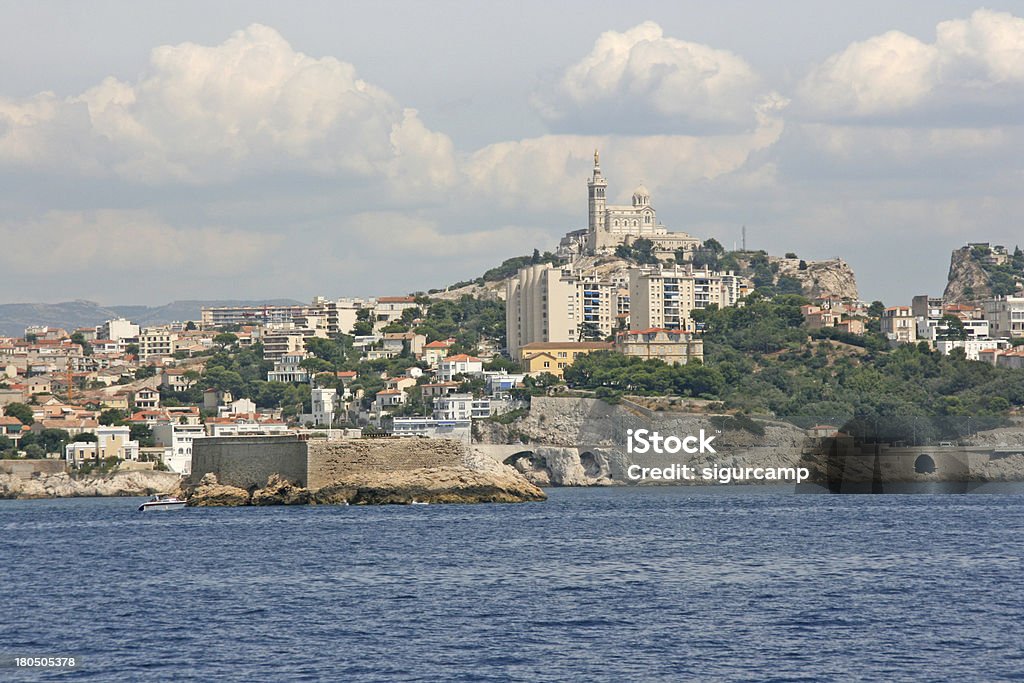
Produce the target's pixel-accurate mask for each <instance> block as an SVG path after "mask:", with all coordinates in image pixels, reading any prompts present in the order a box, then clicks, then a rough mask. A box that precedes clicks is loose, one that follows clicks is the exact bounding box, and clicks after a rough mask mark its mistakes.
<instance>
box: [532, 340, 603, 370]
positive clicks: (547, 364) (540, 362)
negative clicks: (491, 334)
mask: <svg viewBox="0 0 1024 683" xmlns="http://www.w3.org/2000/svg"><path fill="white" fill-rule="evenodd" d="M614 348H615V344H613V343H612V342H533V343H531V344H526V345H524V346H521V347H519V364H520V366H521V367H522V369H523V370H524V371H525V372H526V374H528V375H530V376H531V377H536V376H537V375H541V374H543V373H545V372H549V373H551V374H552V375H555V376H556V377H558V378H561V377H562V373H563V371H564V370H565V368H566V367H568V366H570V365H572V363H573V361H575V360H576V359H577V358H578V357H579V356H585V355H587V354H589V353H593V352H594V351H611V350H613V349H614Z"/></svg>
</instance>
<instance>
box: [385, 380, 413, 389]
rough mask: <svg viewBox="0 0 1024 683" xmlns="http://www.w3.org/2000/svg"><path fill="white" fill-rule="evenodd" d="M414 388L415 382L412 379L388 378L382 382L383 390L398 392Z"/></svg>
mask: <svg viewBox="0 0 1024 683" xmlns="http://www.w3.org/2000/svg"><path fill="white" fill-rule="evenodd" d="M414 386H416V380H415V379H413V378H412V377H390V378H388V379H386V380H384V388H385V389H398V390H400V391H405V390H407V389H409V388H411V387H414Z"/></svg>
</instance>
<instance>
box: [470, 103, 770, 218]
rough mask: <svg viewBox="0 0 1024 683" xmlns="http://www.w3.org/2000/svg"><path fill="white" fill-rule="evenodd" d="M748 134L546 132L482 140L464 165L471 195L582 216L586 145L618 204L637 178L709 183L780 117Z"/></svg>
mask: <svg viewBox="0 0 1024 683" xmlns="http://www.w3.org/2000/svg"><path fill="white" fill-rule="evenodd" d="M758 118H759V122H758V126H757V128H756V129H754V130H753V131H751V132H748V133H738V134H734V135H715V136H705V137H698V136H686V135H648V136H623V135H613V136H612V135H610V136H583V135H548V136H543V137H538V138H529V139H525V140H519V141H509V142H500V143H495V144H493V145H488V146H486V147H484V148H482V149H480V150H478V151H476V152H475V153H473V154H472V155H471V157H470V158H469V159H468V160H467V161H466V163H465V164H464V169H465V174H466V177H467V182H468V183H469V185H470V187H472V188H473V191H474V193H477V194H479V195H482V196H486V197H491V198H493V201H494V202H495V203H496V204H497V205H498V206H500V207H502V208H515V207H519V208H521V209H525V210H530V211H536V212H547V213H552V212H554V213H562V214H563V215H564V214H568V215H575V216H576V217H577V219H578V220H579V221H585V220H586V215H585V213H581V211H580V202H581V201H582V202H585V201H586V178H587V177H588V176H589V175H590V172H591V169H592V168H593V163H594V156H593V152H594V149H599V150H600V153H601V159H602V166H603V168H604V172H605V176H606V177H607V178H608V180H609V183H610V187H609V193H610V194H609V198H614V200H615V201H625V200H626V199H627V198H628V197H629V196H630V195H631V194H632V192H633V189H634V188H635V187H636V186H637V185H638V184H639V183H641V182H643V183H644V184H646V185H647V187H648V188H649V189H650V190H651V192H652V193H653V195H654V200H655V202H656V201H657V198H658V195H659V192H661V193H664V194H662V195H661V196H662V197H664V196H665V195H666V194H676V193H677V192H678V190H679V187H680V186H683V185H688V184H692V183H697V182H702V181H706V180H714V179H717V178H720V177H722V176H724V175H727V174H730V173H733V172H736V171H738V170H739V169H741V168H743V167H744V166H745V165H746V164H747V162H748V160H749V159H750V158H751V155H752V154H754V153H755V152H757V151H759V150H763V149H766V148H768V147H770V146H771V145H773V144H774V143H775V142H776V141H777V140H778V139H779V137H780V136H781V134H782V131H783V128H784V126H783V123H782V121H781V120H779V119H776V118H772V117H769V116H766V115H760V116H759V117H758Z"/></svg>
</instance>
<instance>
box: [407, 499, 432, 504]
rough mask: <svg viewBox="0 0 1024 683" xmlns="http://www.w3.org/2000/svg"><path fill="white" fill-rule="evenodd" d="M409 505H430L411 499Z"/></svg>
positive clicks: (426, 502) (423, 501)
mask: <svg viewBox="0 0 1024 683" xmlns="http://www.w3.org/2000/svg"><path fill="white" fill-rule="evenodd" d="M410 505H430V503H429V502H428V501H425V500H416V499H415V498H413V499H412V502H411V503H410Z"/></svg>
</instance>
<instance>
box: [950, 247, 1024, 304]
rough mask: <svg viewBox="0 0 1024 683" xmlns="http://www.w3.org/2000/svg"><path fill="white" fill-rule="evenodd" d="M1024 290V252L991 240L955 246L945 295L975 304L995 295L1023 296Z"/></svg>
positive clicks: (952, 299)
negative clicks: (993, 244) (1022, 291)
mask: <svg viewBox="0 0 1024 683" xmlns="http://www.w3.org/2000/svg"><path fill="white" fill-rule="evenodd" d="M1021 290H1024V254H1022V253H1021V251H1020V249H1019V248H1015V249H1013V250H1012V251H1011V250H1009V249H1007V248H1005V247H1003V246H1000V245H995V246H992V245H989V244H987V243H976V244H975V243H972V244H969V245H967V246H966V247H961V248H960V249H954V250H953V253H952V255H951V256H950V259H949V274H948V276H947V282H946V291H945V292H944V293H943V298H944V299H945V300H946V301H947V302H953V303H971V302H976V301H979V300H981V299H988V298H991V297H994V296H1008V295H1015V296H1020V294H1021Z"/></svg>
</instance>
